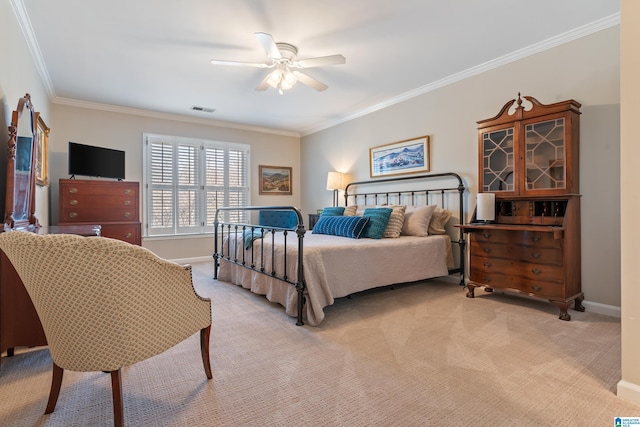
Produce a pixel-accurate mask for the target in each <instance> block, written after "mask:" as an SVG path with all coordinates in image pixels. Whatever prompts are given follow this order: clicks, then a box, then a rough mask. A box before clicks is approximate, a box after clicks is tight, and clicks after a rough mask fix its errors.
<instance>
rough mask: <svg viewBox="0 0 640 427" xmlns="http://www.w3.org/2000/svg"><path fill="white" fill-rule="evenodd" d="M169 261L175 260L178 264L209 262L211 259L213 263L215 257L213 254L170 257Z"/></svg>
mask: <svg viewBox="0 0 640 427" xmlns="http://www.w3.org/2000/svg"><path fill="white" fill-rule="evenodd" d="M169 261H173V262H175V263H177V264H194V263H196V262H207V261H211V262H212V263H213V257H212V256H211V255H208V256H201V257H195V258H178V259H170V260H169Z"/></svg>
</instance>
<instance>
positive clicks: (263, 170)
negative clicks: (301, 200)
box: [258, 165, 293, 196]
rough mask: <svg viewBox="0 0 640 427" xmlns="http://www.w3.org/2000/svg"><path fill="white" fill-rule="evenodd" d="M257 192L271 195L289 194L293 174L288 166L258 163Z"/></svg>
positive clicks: (290, 192)
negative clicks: (258, 181)
mask: <svg viewBox="0 0 640 427" xmlns="http://www.w3.org/2000/svg"><path fill="white" fill-rule="evenodd" d="M259 168H260V172H259V175H258V177H259V179H260V184H259V193H260V194H272V195H282V196H286V195H291V194H293V192H292V188H291V187H292V184H293V175H292V169H291V167H289V166H264V165H260V166H259Z"/></svg>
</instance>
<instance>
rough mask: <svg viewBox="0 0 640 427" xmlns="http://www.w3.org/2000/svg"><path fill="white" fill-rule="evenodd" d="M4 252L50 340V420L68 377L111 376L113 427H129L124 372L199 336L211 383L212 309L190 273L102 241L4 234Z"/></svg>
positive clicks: (140, 250) (138, 249)
mask: <svg viewBox="0 0 640 427" xmlns="http://www.w3.org/2000/svg"><path fill="white" fill-rule="evenodd" d="M0 248H1V249H2V250H3V251H4V252H5V254H6V255H7V256H8V258H9V260H10V261H11V263H12V264H13V266H14V267H15V269H16V271H17V272H18V274H19V275H20V278H21V279H22V281H23V282H24V285H25V287H26V289H27V292H28V293H29V296H30V297H31V300H32V301H33V304H34V306H35V308H36V311H37V313H38V316H39V317H40V321H41V322H42V326H43V329H44V332H45V336H46V338H47V342H48V345H49V351H50V353H51V358H52V360H53V379H52V382H51V392H50V394H49V401H48V403H47V407H46V410H45V414H49V413H51V412H53V410H54V409H55V406H56V402H57V400H58V394H59V392H60V387H61V384H62V376H63V373H64V370H65V369H69V370H72V371H83V372H88V371H104V372H110V374H111V386H112V396H113V413H114V424H115V425H116V426H120V425H123V424H124V415H123V400H122V381H121V374H120V369H121V368H122V367H124V366H128V365H132V364H134V363H136V362H139V361H142V360H145V359H147V358H150V357H152V356H155V355H157V354H159V353H162V352H163V351H165V350H167V349H169V348H170V347H173V346H174V345H176V344H178V343H180V342H182V341H183V340H185V339H186V338H188V337H190V336H192V335H193V334H194V333H196V332H198V331H200V347H201V355H202V362H203V364H204V370H205V374H206V376H207V378H209V379H211V378H212V375H211V365H210V361H209V334H210V331H211V301H210V300H209V299H204V298H201V297H199V296H198V295H197V294H196V292H195V290H194V288H193V283H192V278H191V267H190V266H180V265H178V264H175V263H172V262H169V261H166V260H163V259H161V258H159V257H157V256H156V255H154V254H153V253H152V252H150V251H149V250H147V249H144V248H142V247H139V246H135V245H131V244H129V243H125V242H122V241H119V240H113V239H108V238H105V237H80V236H74V235H64V234H58V235H37V234H34V233H29V232H24V231H9V232H5V233H0Z"/></svg>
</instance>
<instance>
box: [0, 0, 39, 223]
mask: <svg viewBox="0 0 640 427" xmlns="http://www.w3.org/2000/svg"><path fill="white" fill-rule="evenodd" d="M0 55H1V57H2V59H1V60H0V145H2V148H0V200H1V201H0V208H1V209H0V212H1V214H2V216H3V217H4V196H5V187H6V164H7V153H6V152H7V150H6V148H5V147H6V144H7V142H8V141H9V131H8V129H7V126H8V124H10V123H11V112H12V111H13V110H15V109H16V107H17V106H18V99H20V98H21V97H23V96H24V95H25V94H26V93H29V94H30V95H31V102H32V103H33V106H34V108H35V109H36V111H39V112H40V113H41V115H42V118H43V119H44V121H45V122H46V123H47V125H49V126H51V121H50V118H49V106H50V102H49V97H48V95H47V92H46V89H45V86H44V84H43V83H42V79H41V78H40V76H39V74H38V72H37V70H36V67H35V63H34V60H33V58H32V56H31V53H30V51H29V47H28V46H27V43H26V41H25V38H24V36H23V34H22V31H21V30H20V27H19V26H18V21H17V19H16V16H15V14H14V12H13V9H12V8H11V5H10V3H9V2H8V1H2V2H0ZM48 206H49V192H48V190H47V187H40V186H36V217H37V218H38V220H39V221H40V223H41V224H42V225H48V224H49V209H48Z"/></svg>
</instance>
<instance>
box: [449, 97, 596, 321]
mask: <svg viewBox="0 0 640 427" xmlns="http://www.w3.org/2000/svg"><path fill="white" fill-rule="evenodd" d="M523 98H524V101H523V99H522V98H521V97H520V94H518V99H517V100H512V101H509V102H507V103H506V104H505V106H504V107H503V108H502V110H501V111H500V113H498V115H497V116H495V117H493V118H491V119H487V120H482V121H480V122H478V146H479V174H478V175H479V177H478V178H479V192H481V193H494V194H495V220H494V221H492V222H478V221H476V212H474V214H473V218H472V221H471V223H469V224H465V225H463V226H462V228H463V230H464V231H465V232H467V233H469V261H470V266H469V282H468V284H467V286H468V293H467V297H469V298H473V297H474V291H475V288H476V287H484V288H485V290H487V291H492V290H493V289H494V288H495V289H503V290H506V291H513V292H518V293H522V294H525V295H529V296H534V297H539V298H544V299H547V300H548V301H550V302H551V303H554V304H556V305H557V306H558V307H559V308H560V319H562V320H571V316H570V314H569V313H568V311H567V310H568V308H569V306H570V305H571V303H574V308H575V310H577V311H584V306H583V305H582V301H583V300H584V295H583V293H582V290H581V259H580V250H581V249H580V248H581V243H580V195H579V179H578V178H579V138H580V134H579V130H580V104H579V103H578V102H576V101H574V100H568V101H563V102H558V103H555V104H549V105H544V104H541V103H540V102H538V101H537V100H536V99H535V98H532V97H529V96H525V97H523ZM523 103H524V104H525V105H523ZM510 111H511V113H510Z"/></svg>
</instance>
